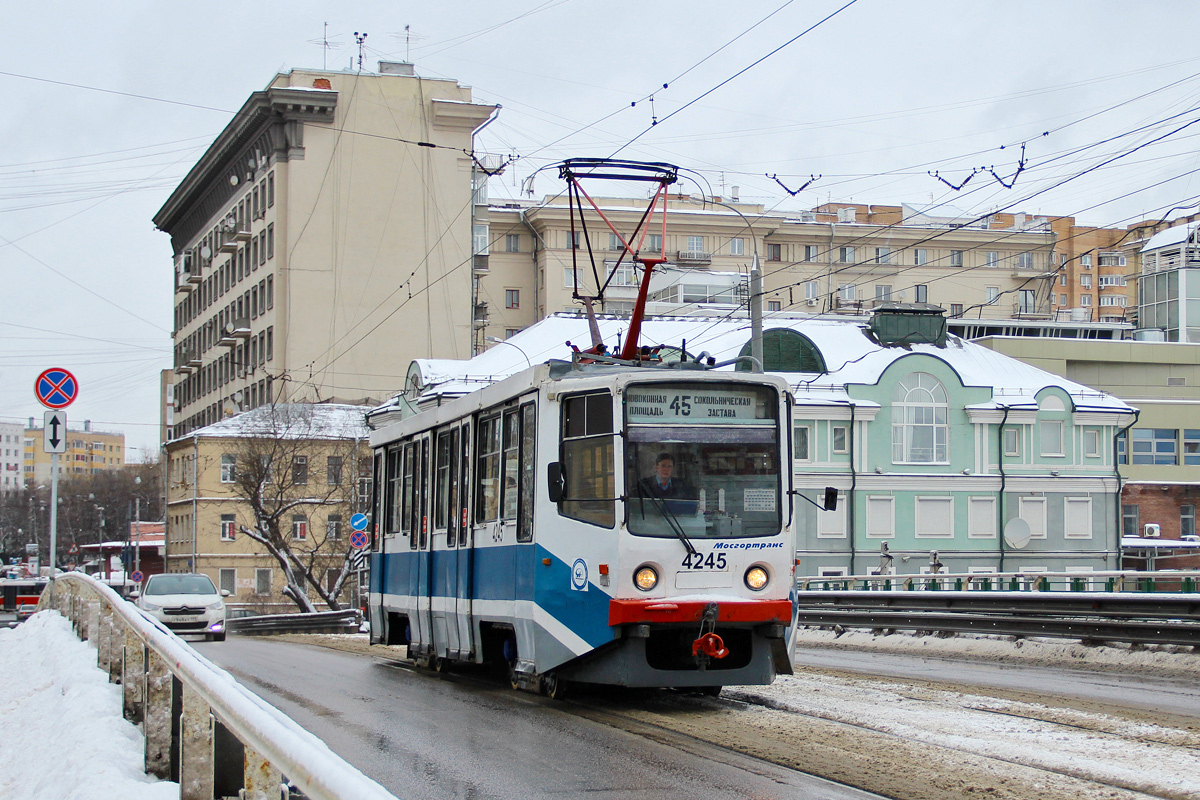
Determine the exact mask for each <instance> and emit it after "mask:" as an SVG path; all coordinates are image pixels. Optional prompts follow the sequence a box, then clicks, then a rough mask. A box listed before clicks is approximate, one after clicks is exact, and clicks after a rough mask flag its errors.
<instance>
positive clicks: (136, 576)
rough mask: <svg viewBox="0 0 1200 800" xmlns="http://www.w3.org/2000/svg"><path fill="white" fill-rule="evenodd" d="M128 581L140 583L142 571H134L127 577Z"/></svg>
mask: <svg viewBox="0 0 1200 800" xmlns="http://www.w3.org/2000/svg"><path fill="white" fill-rule="evenodd" d="M129 579H130V580H131V581H133V582H134V583H141V582H142V571H141V570H140V569H139V570H134V572H133V574H132V575H130V576H129Z"/></svg>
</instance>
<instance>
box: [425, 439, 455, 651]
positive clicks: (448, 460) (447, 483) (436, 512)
mask: <svg viewBox="0 0 1200 800" xmlns="http://www.w3.org/2000/svg"><path fill="white" fill-rule="evenodd" d="M460 436H461V433H460V430H459V428H458V426H454V427H451V428H448V429H445V430H441V431H438V432H437V435H436V437H435V439H434V443H433V472H432V475H431V477H432V483H433V498H432V500H433V508H432V511H433V530H432V534H431V536H430V542H431V544H430V549H429V554H428V560H429V576H430V581H429V603H430V618H431V620H432V625H433V645H434V647H435V651H436V653H437V654H438V655H440V656H442V655H450V656H457V654H458V652H459V651H460V650H461V649H462V648H461V645H460V644H459V626H458V620H457V617H458V585H459V580H458V574H459V568H460V562H459V558H458V552H459V541H458V538H459V536H458V532H459V528H460V527H461V525H460V521H459V513H458V503H459V500H458V498H459V494H460V488H459V486H460V484H459V480H460V473H459V458H460V446H459V439H460Z"/></svg>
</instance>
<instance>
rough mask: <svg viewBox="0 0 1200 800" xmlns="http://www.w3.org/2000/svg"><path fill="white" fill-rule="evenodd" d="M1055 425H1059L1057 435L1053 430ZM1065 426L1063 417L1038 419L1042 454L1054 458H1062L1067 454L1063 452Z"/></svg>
mask: <svg viewBox="0 0 1200 800" xmlns="http://www.w3.org/2000/svg"><path fill="white" fill-rule="evenodd" d="M1054 426H1057V430H1058V434H1057V436H1056V435H1054V433H1053V432H1052V431H1053V430H1054ZM1065 427H1066V426H1065V425H1064V423H1063V421H1062V420H1061V419H1043V420H1039V421H1038V451H1039V454H1040V455H1042V456H1047V457H1052V458H1061V457H1063V456H1064V455H1066V453H1065V452H1063V451H1064V448H1063V439H1064V433H1065V431H1064V428H1065ZM1048 434H1049V435H1048ZM1051 448H1053V449H1051Z"/></svg>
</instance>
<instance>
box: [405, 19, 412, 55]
mask: <svg viewBox="0 0 1200 800" xmlns="http://www.w3.org/2000/svg"><path fill="white" fill-rule="evenodd" d="M411 40H412V26H411V25H405V26H404V60H405V61H407V62H408V63H409V64H411V63H412V57H411V53H410V52H409V45H410V44H411Z"/></svg>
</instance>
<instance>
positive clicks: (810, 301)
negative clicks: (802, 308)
mask: <svg viewBox="0 0 1200 800" xmlns="http://www.w3.org/2000/svg"><path fill="white" fill-rule="evenodd" d="M804 302H805V303H807V304H808V305H810V306H815V305H816V304H817V303H818V302H819V301H818V300H817V298H815V297H810V298H808V299H807V300H805V301H804Z"/></svg>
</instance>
